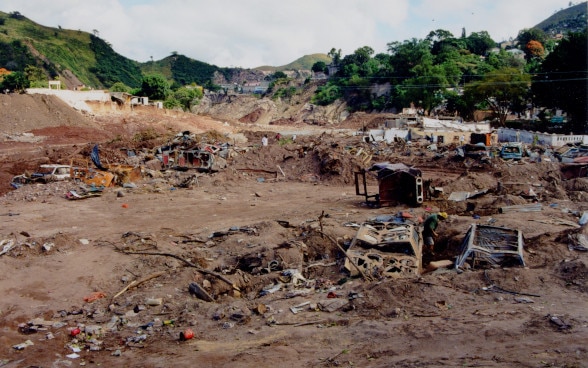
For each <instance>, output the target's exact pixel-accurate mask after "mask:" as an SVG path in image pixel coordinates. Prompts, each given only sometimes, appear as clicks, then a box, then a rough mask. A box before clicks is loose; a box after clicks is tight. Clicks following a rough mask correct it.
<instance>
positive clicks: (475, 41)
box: [466, 31, 496, 55]
mask: <svg viewBox="0 0 588 368" xmlns="http://www.w3.org/2000/svg"><path fill="white" fill-rule="evenodd" d="M466 46H467V48H468V50H470V52H472V53H474V54H476V55H486V53H487V52H488V50H490V49H491V48H493V47H495V46H496V42H494V40H493V39H492V37H490V35H489V34H488V32H486V31H481V32H473V33H472V34H470V35H469V36H468V37H466Z"/></svg>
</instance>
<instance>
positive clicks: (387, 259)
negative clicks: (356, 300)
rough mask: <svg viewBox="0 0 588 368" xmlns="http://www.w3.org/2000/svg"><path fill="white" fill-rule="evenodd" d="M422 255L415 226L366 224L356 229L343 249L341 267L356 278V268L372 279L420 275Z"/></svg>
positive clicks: (394, 223)
mask: <svg viewBox="0 0 588 368" xmlns="http://www.w3.org/2000/svg"><path fill="white" fill-rule="evenodd" d="M422 252H423V242H422V236H421V233H420V231H419V229H418V227H417V226H416V225H414V224H412V223H408V222H405V223H400V222H368V223H364V224H362V225H361V226H360V228H359V230H358V231H357V234H356V236H355V238H354V239H353V241H352V242H351V244H350V246H349V248H348V249H347V252H346V253H347V258H346V260H345V268H346V269H347V271H349V273H350V275H351V276H357V275H358V274H359V270H358V268H359V269H361V270H362V272H363V273H364V274H366V275H369V276H372V277H381V276H385V277H393V278H401V277H412V276H416V275H420V274H421V273H422ZM351 262H353V263H354V265H352V264H351Z"/></svg>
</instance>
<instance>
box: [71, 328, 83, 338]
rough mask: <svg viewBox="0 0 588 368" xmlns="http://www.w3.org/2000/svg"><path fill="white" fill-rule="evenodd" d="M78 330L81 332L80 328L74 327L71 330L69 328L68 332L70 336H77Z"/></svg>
mask: <svg viewBox="0 0 588 368" xmlns="http://www.w3.org/2000/svg"><path fill="white" fill-rule="evenodd" d="M80 332H82V330H80V328H79V327H76V328H74V329H73V330H71V331H70V333H69V334H70V335H72V336H77V335H79V334H80Z"/></svg>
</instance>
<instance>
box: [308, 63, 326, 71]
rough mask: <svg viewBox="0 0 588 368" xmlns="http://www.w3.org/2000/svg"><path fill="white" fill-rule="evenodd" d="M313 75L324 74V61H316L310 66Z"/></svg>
mask: <svg viewBox="0 0 588 368" xmlns="http://www.w3.org/2000/svg"><path fill="white" fill-rule="evenodd" d="M310 70H312V71H313V72H315V73H320V72H324V71H325V70H327V64H325V62H324V61H317V62H316V63H314V64H312V68H310Z"/></svg>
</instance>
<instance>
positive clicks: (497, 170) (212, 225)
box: [0, 96, 588, 367]
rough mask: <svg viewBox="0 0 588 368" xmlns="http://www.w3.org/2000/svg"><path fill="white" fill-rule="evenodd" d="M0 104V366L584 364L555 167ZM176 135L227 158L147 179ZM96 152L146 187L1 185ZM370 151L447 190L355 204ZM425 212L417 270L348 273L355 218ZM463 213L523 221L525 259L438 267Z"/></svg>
mask: <svg viewBox="0 0 588 368" xmlns="http://www.w3.org/2000/svg"><path fill="white" fill-rule="evenodd" d="M0 103H1V104H2V106H1V107H2V108H1V109H0V133H2V140H0V180H1V184H0V192H1V193H2V197H0V202H1V207H0V208H1V210H0V242H1V243H0V253H1V255H0V270H1V272H0V295H2V298H0V331H1V332H0V348H1V350H0V367H73V366H103V367H112V366H124V367H166V366H170V365H176V366H203V367H270V366H291V367H351V366H354V367H390V366H398V367H441V366H447V367H456V366H462V367H482V366H483V367H587V366H588V363H587V362H588V347H587V346H586V341H588V316H587V314H586V310H588V283H587V279H588V268H587V266H586V264H587V260H588V257H587V253H586V248H585V246H583V245H582V244H585V243H582V241H583V240H584V241H585V238H584V236H586V229H585V227H581V226H580V225H578V224H579V222H580V217H581V216H582V214H583V213H584V211H586V210H588V201H587V195H586V188H587V186H588V181H587V180H586V178H581V179H571V180H563V178H562V176H561V172H560V168H559V164H558V163H556V162H550V161H547V160H542V161H541V162H537V160H531V159H529V158H525V159H523V160H522V161H521V162H519V163H515V162H506V161H503V160H501V159H492V160H491V161H490V162H480V161H476V160H474V159H460V158H459V157H456V155H455V153H454V148H455V147H452V146H451V145H447V146H444V147H440V149H439V150H438V151H435V152H433V151H430V150H428V149H427V148H426V144H424V143H423V144H421V143H419V142H415V143H414V144H413V145H411V146H410V147H407V146H405V145H401V144H393V145H387V144H384V143H380V144H368V143H365V142H363V141H362V140H361V139H360V137H357V136H354V135H353V134H352V132H353V130H355V129H354V128H353V127H350V126H347V128H351V129H350V130H348V131H343V130H336V129H325V128H324V127H323V128H318V127H308V126H301V125H300V124H298V123H297V124H292V125H291V126H288V125H276V124H274V125H267V126H259V125H255V124H245V123H242V122H241V123H239V122H238V121H234V122H233V121H228V122H227V121H224V120H220V119H215V118H212V117H205V116H195V115H190V114H181V113H161V112H149V111H142V112H141V111H135V112H132V113H110V112H109V113H106V112H105V113H100V114H96V115H87V114H86V115H81V114H79V113H77V112H75V111H73V110H71V109H69V108H68V107H67V106H65V105H64V104H60V103H59V101H58V100H53V99H52V98H46V97H44V98H40V97H35V96H0ZM359 120H360V119H358V126H357V127H355V128H360V127H361V125H359V124H361V122H359ZM182 131H190V132H191V133H192V134H193V139H194V140H196V141H197V142H199V143H202V144H204V143H206V144H223V143H224V144H228V145H229V147H230V149H229V150H228V151H229V154H228V156H227V159H226V162H227V165H226V168H223V169H221V170H219V171H218V172H214V173H207V172H196V171H177V170H162V168H161V166H160V164H159V162H158V160H157V159H156V158H155V152H156V148H157V147H160V146H162V145H166V144H168V143H169V142H170V141H172V140H173V139H175V138H177V137H176V135H177V134H178V133H179V132H182ZM279 131H282V132H289V133H288V134H284V136H283V137H282V140H281V141H277V140H276V138H275V134H276V132H279ZM298 131H299V132H301V133H300V134H297V137H296V140H295V141H292V139H291V138H292V137H291V133H290V132H298ZM264 134H267V135H268V137H269V141H270V143H269V146H268V147H262V146H261V145H260V142H261V137H262V136H263V135H264ZM95 144H98V145H99V148H100V158H101V161H102V162H103V163H109V164H116V163H119V164H126V165H134V166H138V167H141V168H142V170H141V171H142V175H141V178H140V179H139V180H137V181H135V182H133V183H132V185H116V186H113V187H108V188H106V189H104V190H103V191H102V192H100V195H96V196H92V197H90V198H85V199H81V200H70V199H67V198H66V194H68V193H71V191H76V192H77V193H81V192H83V190H84V188H83V187H82V186H81V184H79V183H75V182H72V181H63V182H50V183H47V184H41V183H34V184H27V185H24V186H22V187H20V188H19V189H13V188H11V187H10V185H9V184H10V180H11V178H12V177H13V176H14V175H18V174H22V173H25V172H32V171H34V170H35V169H36V168H37V167H38V165H40V164H44V163H61V164H71V163H73V164H74V165H91V164H92V162H91V160H90V153H91V150H92V147H93V146H94V145H95ZM130 151H132V152H133V153H134V154H133V155H129V152H130ZM384 161H389V162H392V163H404V164H406V165H409V166H414V167H417V168H420V169H421V170H422V171H423V179H424V180H425V181H426V182H427V184H428V185H429V186H430V187H431V188H442V191H437V192H436V193H435V195H434V196H433V195H431V196H430V197H429V198H428V199H427V200H426V201H425V203H423V204H422V205H421V206H418V207H410V206H408V205H405V204H402V203H398V204H396V205H392V206H387V207H381V208H376V207H373V206H368V205H366V203H365V198H364V197H363V196H358V195H356V193H355V184H354V172H356V171H357V170H359V169H361V168H366V167H369V166H370V165H371V164H372V163H376V162H384ZM376 185H377V182H376V181H375V180H371V181H369V182H368V190H369V191H370V192H371V193H374V192H376V191H377V186H376ZM86 189H87V188H86ZM454 192H470V193H479V194H480V195H478V196H475V197H474V198H470V199H467V200H463V201H453V200H449V196H450V195H451V193H454ZM70 198H71V197H70ZM437 211H445V212H447V213H448V214H449V218H448V220H447V221H444V222H441V224H440V227H439V229H438V230H439V233H440V236H439V238H438V239H437V243H436V247H435V253H434V254H431V253H428V252H425V253H424V255H423V268H424V269H425V270H426V271H425V272H424V273H423V274H422V275H419V276H414V277H408V278H388V277H383V276H382V275H378V274H372V275H364V276H365V277H362V276H355V277H352V276H351V275H350V273H349V271H348V270H347V269H346V268H345V267H344V263H345V254H344V250H345V248H346V247H347V246H348V245H349V243H350V242H351V240H352V239H353V238H354V237H355V236H356V233H357V229H358V226H359V225H360V224H362V223H365V222H366V221H370V220H372V219H375V218H378V217H382V216H384V217H386V216H389V215H395V214H398V213H404V214H405V215H404V216H405V217H410V219H411V221H414V222H415V223H417V224H419V223H420V221H422V219H424V218H426V216H428V215H429V214H430V213H434V212H437ZM472 224H478V225H492V226H497V227H505V228H508V229H516V230H520V232H521V233H522V234H523V240H524V250H523V256H524V262H525V266H521V265H517V264H498V265H495V266H489V267H480V268H473V269H468V268H467V267H466V268H465V269H463V270H461V271H460V272H457V271H456V270H455V268H454V267H452V266H451V265H450V266H448V267H447V268H443V267H439V268H436V269H435V267H433V266H434V265H436V264H438V263H437V262H439V261H444V260H448V261H449V263H451V262H453V261H455V260H456V257H457V256H458V255H459V253H460V249H461V244H462V242H463V239H464V236H465V234H466V232H467V231H468V229H469V228H470V226H471V225H472ZM431 262H433V263H431ZM191 333H193V337H192V336H191Z"/></svg>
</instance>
